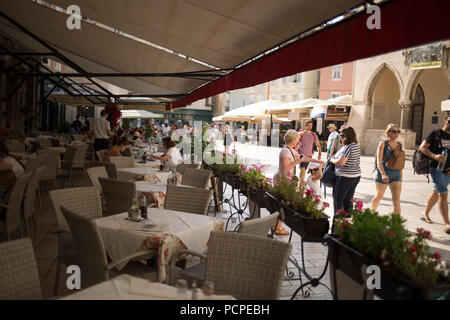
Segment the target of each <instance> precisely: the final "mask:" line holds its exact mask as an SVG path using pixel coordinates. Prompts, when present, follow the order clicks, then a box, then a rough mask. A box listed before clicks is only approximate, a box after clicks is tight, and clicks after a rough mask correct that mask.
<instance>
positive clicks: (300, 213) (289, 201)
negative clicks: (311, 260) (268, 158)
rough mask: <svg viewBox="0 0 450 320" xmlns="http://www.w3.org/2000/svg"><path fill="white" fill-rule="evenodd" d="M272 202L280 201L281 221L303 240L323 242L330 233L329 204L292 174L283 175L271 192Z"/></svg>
mask: <svg viewBox="0 0 450 320" xmlns="http://www.w3.org/2000/svg"><path fill="white" fill-rule="evenodd" d="M269 193H270V194H272V195H273V198H272V201H274V200H275V201H278V202H279V203H278V208H279V210H280V215H281V219H282V220H283V221H284V222H285V223H286V224H287V225H288V226H289V227H290V228H292V229H293V230H294V231H295V232H297V233H298V234H300V235H301V236H302V238H303V240H307V241H321V240H322V238H323V236H324V235H325V234H327V233H328V229H329V222H328V216H327V215H326V214H325V209H326V208H327V207H329V204H328V203H327V202H322V201H321V198H320V196H317V195H315V193H314V191H313V190H311V189H309V188H308V187H307V186H306V184H304V183H299V182H298V178H297V177H296V176H294V177H293V176H292V175H291V174H290V173H288V174H286V175H282V176H281V177H279V178H278V179H277V181H276V183H274V185H273V187H272V188H271V189H270V191H269Z"/></svg>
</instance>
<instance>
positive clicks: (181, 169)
mask: <svg viewBox="0 0 450 320" xmlns="http://www.w3.org/2000/svg"><path fill="white" fill-rule="evenodd" d="M201 166H202V163H201V162H200V163H197V164H196V163H182V164H179V165H178V166H177V172H179V173H181V174H184V170H186V169H187V168H192V169H200V167H201Z"/></svg>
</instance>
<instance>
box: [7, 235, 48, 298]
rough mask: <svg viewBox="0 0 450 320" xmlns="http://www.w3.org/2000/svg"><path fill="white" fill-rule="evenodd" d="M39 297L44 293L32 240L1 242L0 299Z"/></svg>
mask: <svg viewBox="0 0 450 320" xmlns="http://www.w3.org/2000/svg"><path fill="white" fill-rule="evenodd" d="M38 299H42V293H41V286H40V282H39V273H38V267H37V264H36V258H35V255H34V251H33V244H32V243H31V240H30V239H28V238H25V239H20V240H14V241H8V242H4V243H0V300H38Z"/></svg>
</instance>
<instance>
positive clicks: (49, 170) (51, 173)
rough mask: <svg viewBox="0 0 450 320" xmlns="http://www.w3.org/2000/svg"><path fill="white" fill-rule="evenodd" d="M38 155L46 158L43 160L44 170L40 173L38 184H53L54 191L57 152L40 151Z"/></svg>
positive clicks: (57, 160) (57, 159)
mask: <svg viewBox="0 0 450 320" xmlns="http://www.w3.org/2000/svg"><path fill="white" fill-rule="evenodd" d="M39 153H40V154H46V155H47V158H46V159H45V170H44V172H43V173H42V176H41V180H40V182H41V183H44V182H45V183H47V182H48V181H50V182H52V184H53V188H54V189H56V173H57V170H58V163H59V151H55V150H42V151H41V150H40V151H39ZM40 190H42V189H40Z"/></svg>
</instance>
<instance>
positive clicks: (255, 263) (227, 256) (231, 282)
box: [170, 231, 292, 300]
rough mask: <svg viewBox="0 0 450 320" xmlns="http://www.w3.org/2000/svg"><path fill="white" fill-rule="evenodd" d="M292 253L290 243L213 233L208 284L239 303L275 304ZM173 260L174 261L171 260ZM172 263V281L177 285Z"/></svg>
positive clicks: (217, 292) (210, 239) (209, 255)
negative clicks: (270, 302) (244, 301)
mask: <svg viewBox="0 0 450 320" xmlns="http://www.w3.org/2000/svg"><path fill="white" fill-rule="evenodd" d="M291 250H292V245H291V244H290V243H287V242H283V241H278V240H273V239H269V238H261V237H258V236H254V235H249V234H241V233H236V232H223V231H212V232H211V237H210V238H209V244H208V255H207V257H205V256H204V255H202V254H198V253H195V254H194V253H192V251H180V252H179V254H184V253H186V252H187V253H191V254H194V255H196V256H198V257H201V258H202V259H206V267H205V278H204V279H205V280H206V281H212V282H213V283H214V293H215V294H219V295H220V294H227V295H232V296H233V297H234V298H236V299H238V300H247V299H251V300H275V299H278V298H279V296H280V291H281V283H282V281H283V273H284V270H285V267H286V264H287V262H288V259H289V255H290V253H291ZM172 259H174V258H172ZM173 261H174V260H172V261H171V268H170V270H171V277H170V281H171V283H172V281H174V280H175V279H174V272H173V268H174V264H173Z"/></svg>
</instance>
